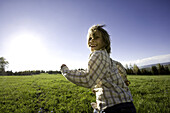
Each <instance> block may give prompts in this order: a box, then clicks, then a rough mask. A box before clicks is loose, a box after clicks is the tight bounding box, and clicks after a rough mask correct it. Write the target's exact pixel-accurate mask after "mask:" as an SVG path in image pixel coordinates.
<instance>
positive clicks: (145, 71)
mask: <svg viewBox="0 0 170 113" xmlns="http://www.w3.org/2000/svg"><path fill="white" fill-rule="evenodd" d="M8 64H9V62H8V61H6V59H5V58H4V57H0V75H36V74H41V73H48V74H61V72H60V71H52V70H50V71H43V70H33V71H31V70H28V71H19V72H12V71H5V68H6V67H7V66H8ZM169 66H170V65H169ZM80 70H82V69H80ZM125 70H126V72H127V74H128V75H170V70H169V68H168V66H164V65H161V64H157V65H156V66H152V67H150V68H141V69H140V68H139V67H138V66H137V65H136V64H134V65H133V66H132V65H131V64H130V65H129V66H128V65H127V64H126V66H125Z"/></svg>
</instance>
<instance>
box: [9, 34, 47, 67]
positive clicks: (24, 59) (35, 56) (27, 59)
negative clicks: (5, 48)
mask: <svg viewBox="0 0 170 113" xmlns="http://www.w3.org/2000/svg"><path fill="white" fill-rule="evenodd" d="M12 38H13V39H12V40H11V42H10V46H9V56H10V59H11V62H12V64H17V65H18V66H19V65H20V66H21V67H22V66H27V67H28V66H30V68H32V69H34V65H41V63H42V62H43V61H44V60H45V59H46V58H47V54H46V48H45V47H44V45H43V43H42V40H41V37H39V36H38V35H35V34H33V33H27V32H25V33H20V34H18V35H16V36H14V37H12Z"/></svg>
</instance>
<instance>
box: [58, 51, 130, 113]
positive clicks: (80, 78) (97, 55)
mask: <svg viewBox="0 0 170 113" xmlns="http://www.w3.org/2000/svg"><path fill="white" fill-rule="evenodd" d="M116 63H117V64H119V63H118V62H116V61H114V60H112V59H110V56H109V54H108V53H107V51H106V50H98V51H95V52H92V53H91V55H90V58H89V62H88V69H87V70H84V71H83V70H69V69H68V67H67V66H63V67H62V68H61V72H62V74H63V75H64V76H65V77H66V78H67V79H68V80H69V81H71V82H73V83H75V84H77V85H79V86H83V87H86V88H92V89H93V91H94V92H95V94H96V103H94V102H93V103H91V105H92V107H93V108H94V109H98V110H104V109H106V108H107V107H111V106H114V105H116V104H119V103H125V102H131V101H133V99H132V95H131V92H130V90H129V88H128V86H126V84H125V83H124V80H123V78H125V79H126V77H121V74H119V72H121V71H120V70H121V68H120V67H121V66H120V65H119V66H118V65H116ZM119 68H120V69H119ZM122 72H123V71H122ZM122 75H123V74H122Z"/></svg>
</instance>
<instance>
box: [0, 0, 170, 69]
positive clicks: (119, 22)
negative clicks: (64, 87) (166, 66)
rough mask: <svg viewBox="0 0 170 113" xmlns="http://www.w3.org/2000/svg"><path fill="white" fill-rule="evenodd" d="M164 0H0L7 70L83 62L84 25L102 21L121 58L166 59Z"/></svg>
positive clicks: (169, 23) (168, 21)
mask: <svg viewBox="0 0 170 113" xmlns="http://www.w3.org/2000/svg"><path fill="white" fill-rule="evenodd" d="M169 6H170V1H169V0H0V26H1V27H0V57H2V56H3V57H5V58H6V60H7V61H9V66H8V68H7V70H13V71H20V70H36V69H39V70H59V69H60V65H61V64H63V63H64V64H67V65H68V67H69V68H70V69H75V68H86V67H87V62H88V56H89V54H90V50H89V49H88V47H87V40H86V35H87V31H88V28H89V27H91V26H92V25H94V24H106V27H105V29H106V30H107V31H108V33H109V34H110V38H111V48H112V50H111V52H112V53H111V57H112V59H115V60H118V61H120V62H121V63H123V64H124V65H125V64H129V63H131V64H133V63H136V64H137V65H139V66H140V65H145V64H151V63H161V62H170V49H169V48H170V7H169Z"/></svg>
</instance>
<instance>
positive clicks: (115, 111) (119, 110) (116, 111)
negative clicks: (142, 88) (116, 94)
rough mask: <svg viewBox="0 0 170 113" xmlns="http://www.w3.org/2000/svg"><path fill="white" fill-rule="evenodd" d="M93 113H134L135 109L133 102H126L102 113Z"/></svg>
mask: <svg viewBox="0 0 170 113" xmlns="http://www.w3.org/2000/svg"><path fill="white" fill-rule="evenodd" d="M94 113H136V108H135V106H134V104H133V102H126V103H121V104H117V105H114V106H112V107H108V108H106V109H105V110H104V111H97V110H95V109H94Z"/></svg>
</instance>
